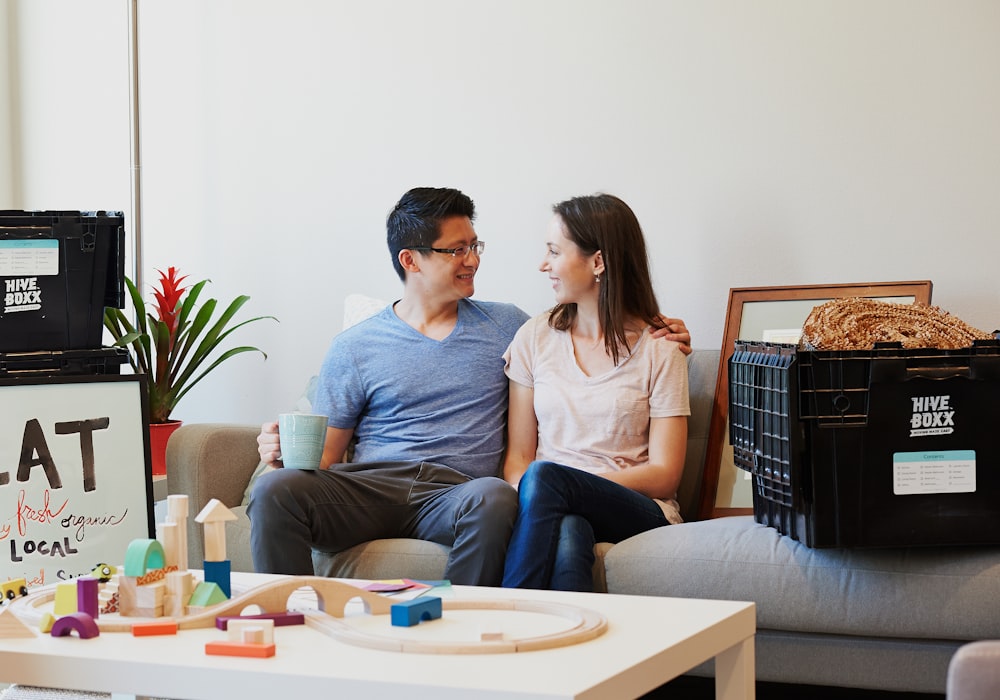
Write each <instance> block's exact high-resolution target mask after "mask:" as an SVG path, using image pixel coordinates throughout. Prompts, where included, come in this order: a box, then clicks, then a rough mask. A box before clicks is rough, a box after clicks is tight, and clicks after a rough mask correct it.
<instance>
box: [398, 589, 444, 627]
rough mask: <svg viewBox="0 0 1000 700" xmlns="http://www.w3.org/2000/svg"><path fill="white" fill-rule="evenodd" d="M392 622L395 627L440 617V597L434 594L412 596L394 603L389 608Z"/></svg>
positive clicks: (409, 625) (412, 624) (417, 623)
mask: <svg viewBox="0 0 1000 700" xmlns="http://www.w3.org/2000/svg"><path fill="white" fill-rule="evenodd" d="M389 614H390V616H391V618H392V624H393V626H395V627H413V626H414V625H419V624H420V623H421V622H424V621H426V620H436V619H438V618H440V617H441V599H440V598H437V597H435V596H428V597H426V598H424V597H420V598H413V599H412V600H404V601H402V602H400V603H394V604H393V605H392V607H391V608H389Z"/></svg>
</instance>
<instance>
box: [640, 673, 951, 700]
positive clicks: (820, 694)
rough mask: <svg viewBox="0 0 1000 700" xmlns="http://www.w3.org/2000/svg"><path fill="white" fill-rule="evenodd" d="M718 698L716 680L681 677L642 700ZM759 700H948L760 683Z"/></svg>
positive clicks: (931, 694)
mask: <svg viewBox="0 0 1000 700" xmlns="http://www.w3.org/2000/svg"><path fill="white" fill-rule="evenodd" d="M714 698H715V680H714V679H712V678H698V677H695V676H681V677H680V678H678V679H676V680H673V681H671V682H670V683H667V684H666V685H662V686H660V687H659V688H657V689H656V690H654V691H653V692H651V693H647V694H646V695H644V696H642V700H668V699H669V700H714ZM757 700H945V697H944V695H938V694H936V693H892V692H888V691H880V690H858V689H855V688H827V687H821V686H812V685H788V684H785V683H763V682H758V683H757Z"/></svg>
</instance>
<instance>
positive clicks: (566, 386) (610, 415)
mask: <svg viewBox="0 0 1000 700" xmlns="http://www.w3.org/2000/svg"><path fill="white" fill-rule="evenodd" d="M548 319H549V314H548V312H545V313H543V314H540V315H538V316H536V317H534V318H532V319H531V320H529V321H528V322H527V323H525V324H524V325H523V326H521V328H520V329H519V330H518V332H517V334H516V335H515V336H514V340H513V341H512V342H511V344H510V347H508V348H507V352H505V353H504V360H505V361H506V367H505V371H506V373H507V376H508V377H509V378H510V379H511V380H513V381H515V382H517V383H518V384H522V385H524V386H527V387H531V388H532V389H533V390H534V406H535V416H536V417H537V419H538V449H537V452H536V458H537V459H544V460H549V461H552V462H556V463H558V464H563V465H566V466H569V467H576V468H577V469H583V470H585V471H589V472H593V473H600V472H606V471H612V470H618V469H627V468H629V467H632V466H636V465H642V464H646V463H648V461H649V421H650V419H651V418H667V417H671V416H689V415H691V408H690V404H689V400H688V375H687V359H686V358H685V357H684V354H683V353H682V352H681V351H680V347H679V345H678V344H677V343H674V342H672V341H667V340H660V339H656V338H651V337H650V336H649V329H646V330H644V331H643V333H642V335H641V336H640V337H639V340H638V341H636V343H635V344H634V345H633V347H632V352H631V353H630V354H629V355H628V356H627V357H624V358H622V359H620V360H619V364H618V366H617V367H615V368H614V369H612V370H610V371H608V372H606V373H604V374H601V375H598V376H593V377H588V376H587V375H586V374H584V372H583V371H582V370H581V369H580V367H579V366H578V365H577V363H576V358H575V357H574V353H573V342H572V339H571V338H570V334H569V332H568V331H557V330H554V329H552V328H550V327H549V324H548ZM660 505H661V507H662V508H663V510H664V513H665V514H666V515H667V519H668V520H670V521H671V522H675V521H679V520H680V518H679V516H678V515H677V514H676V511H677V505H676V503H674V502H673V501H666V502H660Z"/></svg>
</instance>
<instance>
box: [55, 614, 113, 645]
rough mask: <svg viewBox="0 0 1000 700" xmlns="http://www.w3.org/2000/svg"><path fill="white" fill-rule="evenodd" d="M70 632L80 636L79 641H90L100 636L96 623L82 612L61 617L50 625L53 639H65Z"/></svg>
mask: <svg viewBox="0 0 1000 700" xmlns="http://www.w3.org/2000/svg"><path fill="white" fill-rule="evenodd" d="M72 632H76V633H77V634H79V635H80V639H92V638H94V637H97V636H98V635H100V634H101V630H100V629H99V628H98V627H97V622H96V621H95V620H94V618H92V617H91V616H90V615H88V614H87V613H84V612H75V613H71V614H69V615H63V616H62V617H60V618H59V619H58V620H56V621H55V622H54V623H53V624H52V631H51V634H52V636H53V637H65V636H67V635H69V634H71V633H72Z"/></svg>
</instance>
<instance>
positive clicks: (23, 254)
mask: <svg viewBox="0 0 1000 700" xmlns="http://www.w3.org/2000/svg"><path fill="white" fill-rule="evenodd" d="M58 274H59V241H58V240H56V239H54V238H47V239H45V240H31V241H26V240H20V239H14V240H3V241H0V277H41V276H43V275H58Z"/></svg>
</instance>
